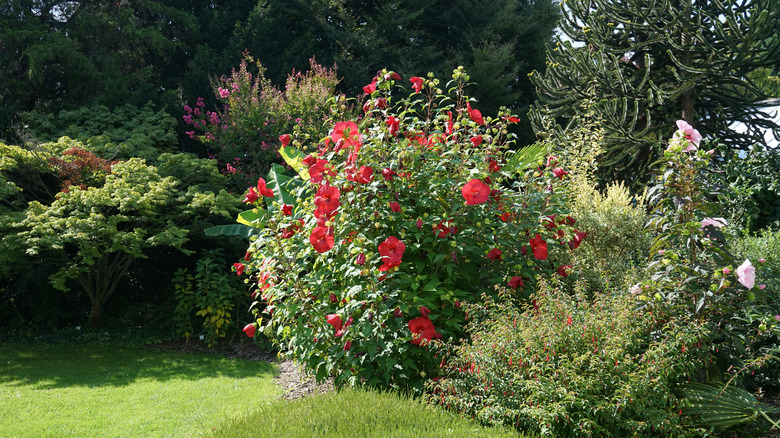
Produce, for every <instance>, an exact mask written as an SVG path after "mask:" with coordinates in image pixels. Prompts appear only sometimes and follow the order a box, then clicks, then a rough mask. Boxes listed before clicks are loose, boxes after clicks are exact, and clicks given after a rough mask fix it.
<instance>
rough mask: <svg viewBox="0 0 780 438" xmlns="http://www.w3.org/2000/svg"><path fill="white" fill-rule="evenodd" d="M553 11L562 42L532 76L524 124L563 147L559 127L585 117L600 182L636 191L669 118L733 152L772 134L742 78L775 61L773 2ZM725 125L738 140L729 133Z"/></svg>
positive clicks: (605, 3) (569, 6) (630, 4)
mask: <svg viewBox="0 0 780 438" xmlns="http://www.w3.org/2000/svg"><path fill="white" fill-rule="evenodd" d="M561 7H562V12H563V15H564V19H563V20H562V23H561V29H562V30H563V33H564V34H565V35H566V36H567V37H568V38H569V39H570V40H571V41H569V40H566V41H564V40H563V39H561V38H559V40H558V42H557V44H556V45H554V46H551V47H550V48H549V50H548V52H547V58H548V61H547V70H546V72H545V73H540V72H534V74H533V75H532V81H533V83H534V84H535V85H536V86H537V87H538V95H539V103H538V110H537V111H535V113H534V118H533V122H534V123H535V128H536V129H537V130H539V131H548V133H549V134H551V135H553V136H554V137H557V138H558V140H559V142H565V141H566V140H565V139H566V136H565V135H566V128H567V123H569V122H570V121H571V120H576V119H577V118H576V117H575V116H578V115H584V114H586V113H587V112H588V111H591V110H592V111H595V113H596V114H597V115H598V116H600V118H601V119H602V121H603V129H604V143H603V145H602V148H603V151H604V152H603V154H602V156H601V157H600V162H599V166H600V176H601V177H602V178H604V179H608V180H612V179H621V180H626V181H630V182H632V183H635V184H636V183H641V182H642V181H643V179H644V178H645V177H646V175H647V170H648V168H649V166H650V165H651V164H652V163H653V162H654V161H655V159H656V158H657V157H658V156H659V154H660V153H661V152H662V149H661V148H662V146H661V140H662V139H663V138H667V137H669V136H670V135H671V133H672V132H673V131H674V129H675V126H674V121H675V120H677V119H684V120H686V121H687V122H688V123H690V124H691V125H693V126H694V127H696V128H698V129H699V130H700V131H701V132H702V133H704V134H706V135H707V136H708V137H710V138H719V139H721V141H723V142H724V143H726V144H727V145H729V146H730V147H731V148H737V149H745V148H747V147H749V146H751V145H752V144H755V143H759V142H762V134H761V133H760V128H777V127H776V126H773V125H772V123H771V122H769V121H768V120H766V119H764V118H762V117H761V114H760V112H759V109H758V108H756V107H755V106H754V105H753V102H752V101H751V100H750V99H747V98H746V96H748V95H760V94H761V91H760V90H758V89H757V88H756V87H755V86H754V84H753V83H752V82H751V81H750V80H749V79H748V78H747V76H746V75H747V73H749V72H750V71H752V70H754V69H756V68H757V67H762V66H772V65H773V64H776V63H777V62H778V56H780V44H779V43H780V41H778V39H777V38H773V37H775V36H776V34H777V31H778V23H780V2H779V1H778V0H744V1H736V2H725V1H720V0H714V1H713V0H694V1H676V0H675V1H670V0H621V1H617V2H615V1H612V0H586V1H574V2H566V3H562V6H561ZM572 41H574V42H575V44H572ZM576 43H581V44H576ZM587 102H594V103H593V105H594V106H595V108H589V107H588V106H590V105H588V104H587ZM734 121H741V122H743V123H744V124H745V125H746V126H747V128H748V129H747V132H744V133H740V132H736V131H734V130H733V129H732V128H731V127H730V125H731V124H732V122H734ZM556 122H557V124H556ZM568 127H571V126H568Z"/></svg>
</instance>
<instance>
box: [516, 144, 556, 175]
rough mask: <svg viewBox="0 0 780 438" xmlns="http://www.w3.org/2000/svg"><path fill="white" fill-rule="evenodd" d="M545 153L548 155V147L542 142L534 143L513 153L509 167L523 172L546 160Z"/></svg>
mask: <svg viewBox="0 0 780 438" xmlns="http://www.w3.org/2000/svg"><path fill="white" fill-rule="evenodd" d="M545 155H547V148H546V147H544V145H542V144H541V143H534V144H532V145H528V146H526V147H524V148H522V149H520V150H519V151H517V152H515V153H514V154H512V156H511V157H510V158H509V160H508V161H507V167H508V168H509V169H512V170H514V171H515V172H522V171H523V170H525V169H528V168H531V167H534V166H538V165H539V163H540V162H542V161H544V156H545Z"/></svg>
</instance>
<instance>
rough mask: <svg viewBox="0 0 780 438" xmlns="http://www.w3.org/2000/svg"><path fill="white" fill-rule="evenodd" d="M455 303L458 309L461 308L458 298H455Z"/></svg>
mask: <svg viewBox="0 0 780 438" xmlns="http://www.w3.org/2000/svg"><path fill="white" fill-rule="evenodd" d="M454 304H455V308H456V309H460V301H458V300H455V303H454Z"/></svg>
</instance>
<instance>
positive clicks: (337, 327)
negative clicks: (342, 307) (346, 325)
mask: <svg viewBox="0 0 780 438" xmlns="http://www.w3.org/2000/svg"><path fill="white" fill-rule="evenodd" d="M325 321H327V322H328V324H330V325H332V326H333V330H334V331H335V332H336V333H335V336H336V337H337V338H340V337H341V336H342V335H343V334H344V329H343V328H342V327H341V324H342V323H341V316H339V315H338V314H336V313H331V314H330V315H327V316H326V317H325Z"/></svg>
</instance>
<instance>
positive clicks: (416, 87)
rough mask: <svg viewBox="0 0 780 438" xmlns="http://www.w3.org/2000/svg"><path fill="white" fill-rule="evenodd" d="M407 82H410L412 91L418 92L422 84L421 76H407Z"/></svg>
mask: <svg viewBox="0 0 780 438" xmlns="http://www.w3.org/2000/svg"><path fill="white" fill-rule="evenodd" d="M409 82H411V83H412V88H414V92H415V93H419V92H420V90H421V89H422V86H423V78H421V77H419V76H414V77H411V78H409Z"/></svg>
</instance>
